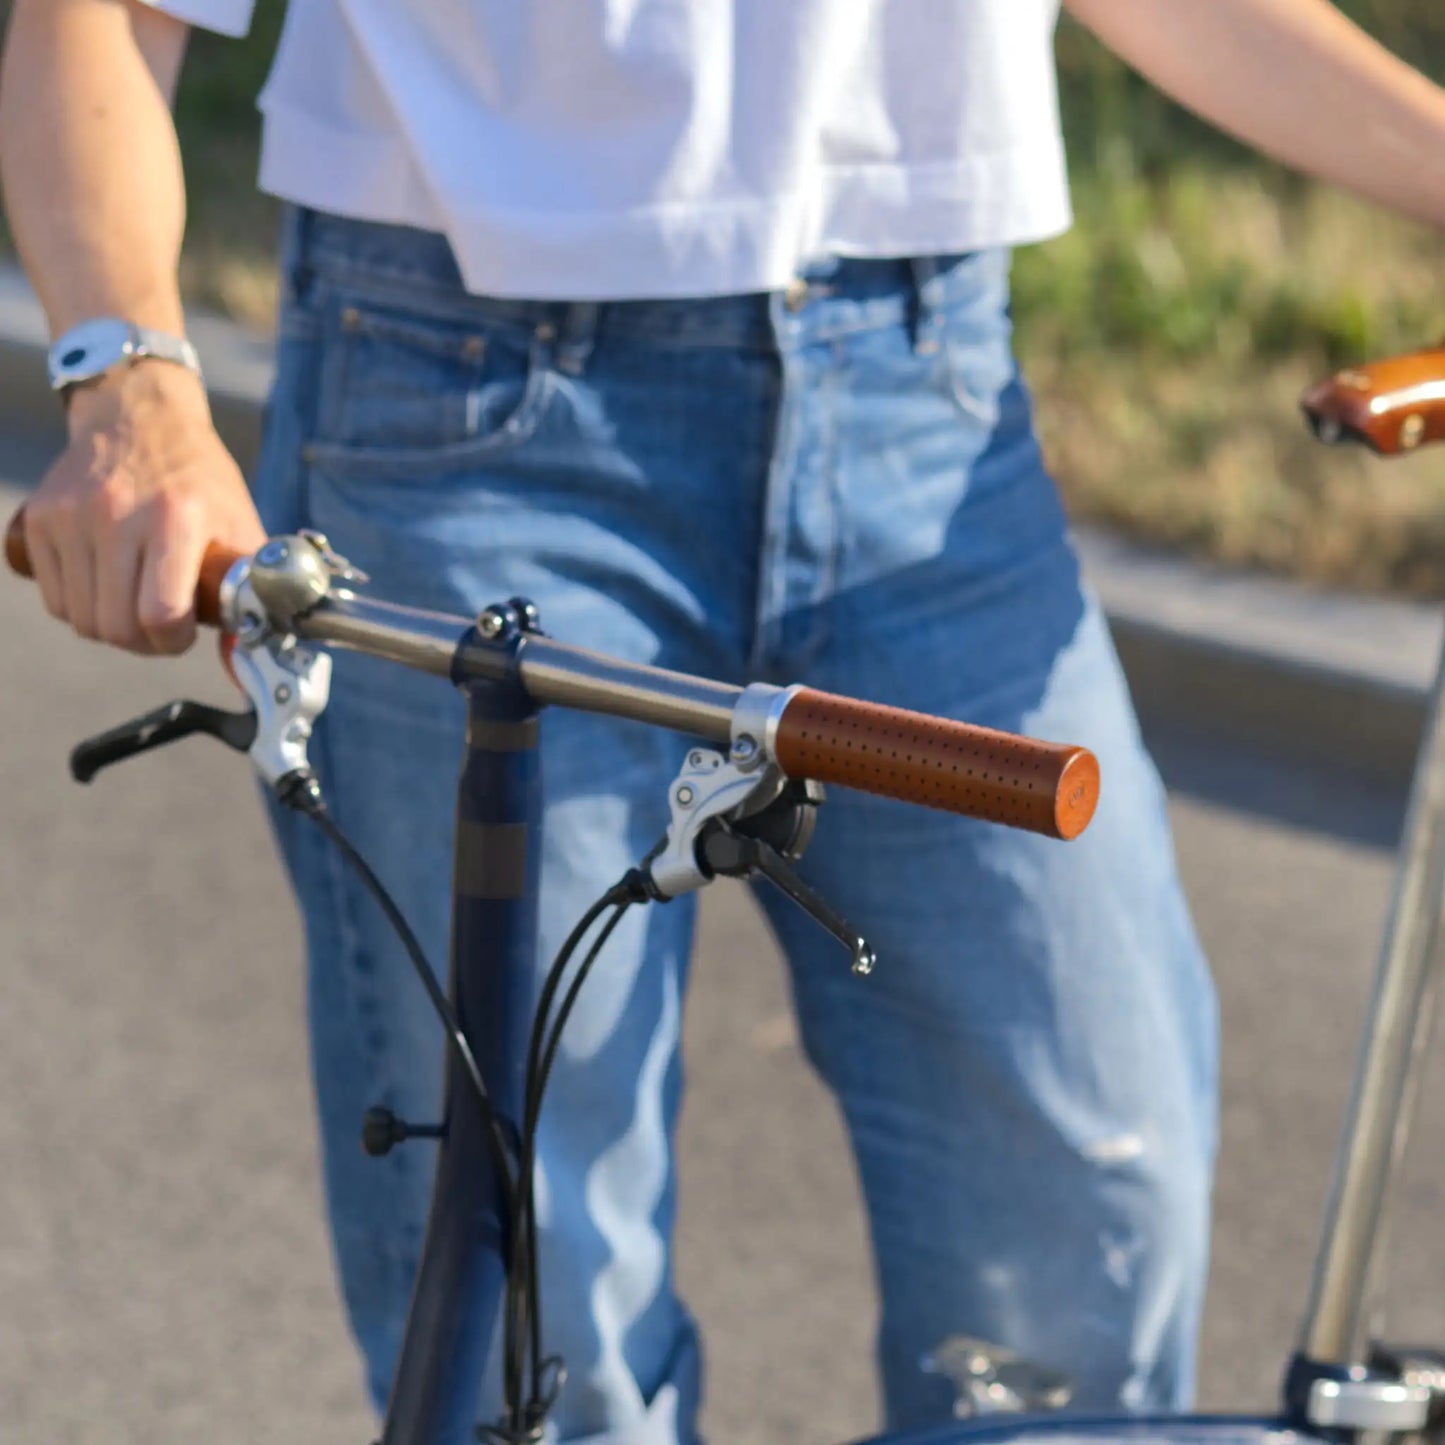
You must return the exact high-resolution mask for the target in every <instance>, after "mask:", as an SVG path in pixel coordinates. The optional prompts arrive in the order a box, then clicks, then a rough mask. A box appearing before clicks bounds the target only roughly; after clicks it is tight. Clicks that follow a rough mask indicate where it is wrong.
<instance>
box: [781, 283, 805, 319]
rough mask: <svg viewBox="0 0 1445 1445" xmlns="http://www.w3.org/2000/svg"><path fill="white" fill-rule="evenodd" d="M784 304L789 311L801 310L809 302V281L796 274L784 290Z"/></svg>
mask: <svg viewBox="0 0 1445 1445" xmlns="http://www.w3.org/2000/svg"><path fill="white" fill-rule="evenodd" d="M783 304H784V305H785V306H786V307H787V308H788V310H789V311H801V310H802V309H803V307H804V306H806V305H807V304H808V283H807V282H806V281H804V280H803V278H802V277H801V276H794V277H793V279H792V280H791V281H789V282H788V284H787V286H786V287H785V288H784V290H783Z"/></svg>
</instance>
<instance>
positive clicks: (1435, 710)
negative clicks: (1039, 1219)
mask: <svg viewBox="0 0 1445 1445" xmlns="http://www.w3.org/2000/svg"><path fill="white" fill-rule="evenodd" d="M1442 875H1445V652H1442V655H1441V662H1440V670H1439V672H1438V673H1437V676H1436V681H1435V690H1434V693H1433V695H1432V698H1431V702H1430V711H1429V717H1428V719H1427V722H1426V726H1425V735H1424V738H1423V739H1422V741H1421V745H1420V755H1419V761H1418V762H1417V763H1416V767H1415V777H1414V782H1413V784H1412V785H1411V790H1410V805H1409V810H1408V812H1407V813H1406V816H1405V829H1404V837H1403V840H1402V842H1401V847H1400V860H1399V864H1398V867H1397V871H1396V877H1395V896H1394V900H1393V903H1392V905H1391V912H1390V923H1389V928H1388V930H1387V932H1386V935H1385V942H1384V946H1383V948H1382V950H1381V954H1380V964H1379V969H1378V971H1377V973H1376V977H1375V987H1374V994H1373V997H1372V999H1371V1003H1370V1013H1369V1019H1368V1022H1367V1024H1366V1031H1365V1036H1364V1041H1363V1044H1362V1047H1361V1051H1360V1056H1359V1060H1358V1062H1357V1064H1356V1070H1355V1082H1354V1089H1353V1093H1352V1095H1351V1098H1350V1105H1349V1110H1348V1113H1347V1115H1346V1121H1345V1129H1344V1134H1343V1137H1342V1138H1341V1141H1340V1148H1339V1154H1338V1156H1337V1158H1336V1161H1335V1177H1334V1182H1333V1185H1332V1187H1331V1191H1330V1201H1329V1205H1328V1207H1327V1209H1326V1212H1325V1222H1324V1231H1323V1235H1322V1238H1321V1240H1320V1248H1319V1254H1318V1256H1317V1259H1316V1263H1315V1274H1314V1280H1313V1283H1312V1285H1311V1289H1310V1304H1309V1310H1308V1313H1307V1314H1306V1316H1305V1323H1304V1329H1303V1332H1302V1336H1301V1345H1300V1349H1301V1353H1302V1354H1303V1355H1304V1356H1305V1358H1306V1359H1309V1360H1312V1361H1315V1362H1318V1363H1322V1364H1338V1365H1353V1364H1358V1363H1362V1356H1363V1353H1364V1349H1365V1346H1366V1344H1367V1341H1365V1340H1364V1339H1363V1338H1362V1337H1361V1335H1362V1325H1363V1316H1364V1308H1365V1302H1366V1295H1367V1291H1368V1289H1369V1286H1370V1282H1371V1281H1370V1267H1371V1263H1372V1258H1373V1254H1374V1246H1375V1237H1376V1233H1377V1231H1378V1229H1379V1227H1380V1223H1381V1220H1382V1218H1383V1215H1384V1209H1385V1204H1386V1197H1387V1195H1388V1192H1389V1187H1390V1184H1391V1182H1392V1180H1393V1178H1394V1175H1395V1173H1396V1171H1397V1166H1398V1163H1399V1158H1400V1154H1401V1151H1402V1149H1403V1147H1404V1143H1405V1138H1406V1135H1407V1133H1408V1132H1409V1126H1410V1119H1411V1115H1412V1112H1413V1104H1414V1096H1415V1092H1416V1089H1415V1085H1416V1083H1417V1081H1418V1075H1419V1073H1420V1063H1421V1056H1422V1055H1423V1053H1424V1051H1425V1048H1426V1046H1427V1044H1428V1041H1429V1034H1430V1015H1431V1008H1432V1005H1433V1001H1434V999H1433V995H1434V983H1435V979H1436V976H1437V974H1438V969H1437V968H1435V967H1434V963H1435V951H1436V950H1435V944H1436V937H1437V934H1438V931H1439V922H1440V906H1441V897H1442V891H1445V876H1442Z"/></svg>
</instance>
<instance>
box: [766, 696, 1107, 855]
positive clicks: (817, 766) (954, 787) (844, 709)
mask: <svg viewBox="0 0 1445 1445" xmlns="http://www.w3.org/2000/svg"><path fill="white" fill-rule="evenodd" d="M773 747H774V752H775V755H776V757H777V761H778V766H779V767H780V768H782V770H783V771H784V772H785V773H787V774H788V775H789V776H791V777H798V778H815V779H817V781H818V782H820V783H837V784H838V785H839V786H840V787H845V788H859V789H861V790H862V791H863V792H865V793H879V794H881V795H882V796H884V797H886V798H898V799H900V800H902V801H903V802H907V803H922V804H923V805H925V806H926V807H930V808H942V809H945V810H946V811H948V812H951V813H964V814H967V815H968V816H969V817H971V818H984V819H987V820H988V821H989V822H991V823H1004V824H1006V825H1007V826H1009V827H1011V828H1025V829H1027V830H1028V831H1030V832H1033V833H1043V834H1045V835H1047V836H1048V837H1050V838H1076V837H1078V835H1079V834H1080V833H1082V832H1083V831H1084V829H1085V828H1087V827H1088V826H1089V820H1090V819H1091V818H1092V817H1093V816H1094V809H1095V807H1096V806H1097V804H1098V801H1099V763H1098V759H1097V758H1095V757H1094V755H1093V753H1091V752H1089V750H1088V749H1087V748H1079V747H1070V746H1067V745H1065V744H1062V743H1044V742H1038V741H1037V740H1035V739H1033V738H1024V737H1016V736H1015V735H1014V734H1012V733H1002V732H995V731H994V730H993V729H992V728H981V727H974V726H972V725H971V724H969V723H960V722H949V721H947V720H946V719H944V718H936V717H929V716H927V715H926V714H924V713H916V712H905V711H903V710H902V709H901V708H894V707H882V706H879V705H878V704H876V703H866V702H858V701H856V700H855V699H853V698H847V697H835V696H833V695H832V694H831V693H826V692H814V691H812V690H811V689H810V688H800V689H799V690H798V691H797V692H796V693H794V694H793V697H792V698H791V700H790V701H789V702H788V705H787V707H786V708H785V709H784V710H783V714H782V716H781V717H780V718H779V720H778V727H777V734H776V737H775V739H774V744H773Z"/></svg>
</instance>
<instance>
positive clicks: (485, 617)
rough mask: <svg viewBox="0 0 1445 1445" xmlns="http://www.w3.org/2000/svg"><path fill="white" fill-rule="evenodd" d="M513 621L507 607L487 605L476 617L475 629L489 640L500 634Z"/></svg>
mask: <svg viewBox="0 0 1445 1445" xmlns="http://www.w3.org/2000/svg"><path fill="white" fill-rule="evenodd" d="M513 622H514V618H513V616H512V614H511V612H510V610H509V609H508V608H505V607H488V608H487V610H486V611H485V612H483V613H482V615H481V616H480V617H478V618H477V631H478V632H480V633H481V634H482V636H483V637H485V638H487V639H488V640H489V641H490V640H494V639H496V638H498V637H500V636H502V634H503V633H504V632H506V631H507V629H508V625H509V624H511V623H513Z"/></svg>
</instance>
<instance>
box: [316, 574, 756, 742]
mask: <svg viewBox="0 0 1445 1445" xmlns="http://www.w3.org/2000/svg"><path fill="white" fill-rule="evenodd" d="M292 625H293V626H294V627H295V629H296V632H297V634H298V635H299V636H301V637H305V638H307V639H309V640H310V641H312V642H325V643H330V644H331V645H332V646H335V647H345V648H348V649H350V650H352V651H355V652H364V653H367V654H368V655H369V656H371V657H381V658H385V659H387V660H388V661H390V662H399V663H402V664H403V665H404V666H406V667H412V668H416V669H417V670H418V671H420V672H430V673H433V674H435V675H436V676H437V677H450V676H451V674H452V667H453V664H454V662H455V660H456V657H457V649H458V647H459V646H460V644H461V642H462V639H463V638H464V637H465V636H466V634H467V633H468V632H469V631H470V630H471V626H472V624H471V622H470V621H469V620H468V619H467V618H465V617H451V616H448V615H446V614H444V613H440V612H423V611H421V610H420V609H418V608H415V607H402V606H400V605H398V604H397V603H395V602H381V601H376V600H374V599H372V598H369V597H364V596H359V595H356V594H354V593H351V592H346V591H341V590H338V591H335V592H332V593H331V595H330V596H329V597H327V598H326V600H325V601H323V602H322V603H320V604H319V605H318V606H317V607H315V608H314V609H313V610H312V611H310V612H308V613H307V614H306V615H305V616H304V617H299V618H297V619H296V620H295V622H294V623H293V624H292ZM489 664H490V665H492V666H494V668H495V675H496V676H498V677H501V676H503V675H505V673H506V671H507V669H508V668H509V667H510V666H511V663H510V660H509V659H508V657H507V654H506V653H505V652H502V651H500V650H498V651H496V652H495V653H494V654H489V653H488V652H486V651H485V650H483V649H475V650H473V651H471V652H469V653H468V654H467V657H466V659H465V661H464V664H463V665H464V668H465V669H466V670H467V671H469V672H475V673H477V674H478V675H481V673H482V670H483V669H485V668H487V667H488V665H489ZM520 666H521V671H522V683H523V686H525V687H526V689H527V691H528V692H529V693H530V694H531V695H532V697H534V698H536V700H537V701H538V702H550V703H558V704H560V705H563V706H566V707H574V708H580V709H581V710H582V711H584V712H601V713H613V714H615V715H617V716H619V717H626V718H633V719H635V720H636V721H638V722H645V723H652V724H654V725H655V726H658V727H668V728H675V729H677V731H679V732H683V733H687V734H688V735H689V736H692V737H699V738H707V739H709V740H710V741H712V742H721V743H725V742H728V741H729V740H730V738H731V728H732V717H733V710H734V708H735V707H736V706H737V702H738V699H739V698H740V697H741V696H742V689H741V688H740V687H734V686H732V685H731V684H729V683H723V682H710V681H708V680H707V679H706V678H701V677H689V676H687V675H686V674H685V673H680V672H668V671H667V670H666V669H664V668H660V667H647V666H645V665H643V664H642V663H636V662H622V661H619V660H618V659H617V658H613V657H607V656H605V655H604V654H603V653H600V652H590V651H589V650H588V649H587V648H585V647H573V646H570V645H569V644H568V643H565V642H556V641H554V640H553V639H552V638H550V637H543V636H529V637H527V638H526V639H525V640H524V641H523V642H522V646H521V658H520Z"/></svg>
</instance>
